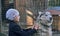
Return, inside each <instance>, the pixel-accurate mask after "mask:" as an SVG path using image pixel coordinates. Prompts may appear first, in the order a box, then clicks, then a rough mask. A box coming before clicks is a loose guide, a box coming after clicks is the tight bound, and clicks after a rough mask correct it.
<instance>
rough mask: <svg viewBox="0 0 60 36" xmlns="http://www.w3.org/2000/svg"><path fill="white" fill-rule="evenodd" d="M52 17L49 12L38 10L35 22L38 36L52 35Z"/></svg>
mask: <svg viewBox="0 0 60 36" xmlns="http://www.w3.org/2000/svg"><path fill="white" fill-rule="evenodd" d="M52 22H53V18H52V15H51V13H50V12H39V15H38V16H37V19H36V23H38V25H39V30H38V34H39V36H52V27H51V25H52Z"/></svg>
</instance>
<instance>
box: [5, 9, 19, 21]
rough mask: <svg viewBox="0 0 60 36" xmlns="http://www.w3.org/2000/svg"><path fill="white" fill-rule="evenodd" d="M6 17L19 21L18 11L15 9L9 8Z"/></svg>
mask: <svg viewBox="0 0 60 36" xmlns="http://www.w3.org/2000/svg"><path fill="white" fill-rule="evenodd" d="M6 19H8V20H13V21H16V22H19V19H20V16H19V11H18V10H16V9H9V10H8V11H7V12H6Z"/></svg>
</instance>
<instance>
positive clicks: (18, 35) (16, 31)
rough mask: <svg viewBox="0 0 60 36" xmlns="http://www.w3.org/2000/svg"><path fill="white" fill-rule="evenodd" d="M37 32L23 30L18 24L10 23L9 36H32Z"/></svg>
mask: <svg viewBox="0 0 60 36" xmlns="http://www.w3.org/2000/svg"><path fill="white" fill-rule="evenodd" d="M35 32H36V30H35V29H22V28H21V27H20V26H19V25H18V24H17V23H15V22H13V21H10V23H9V36H31V35H33V34H34V33H35Z"/></svg>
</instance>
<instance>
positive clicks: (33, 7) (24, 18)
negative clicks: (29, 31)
mask: <svg viewBox="0 0 60 36" xmlns="http://www.w3.org/2000/svg"><path fill="white" fill-rule="evenodd" d="M1 2H2V3H1V4H2V9H1V10H2V12H1V13H2V14H1V15H2V19H3V21H5V13H6V11H7V10H8V6H9V5H11V3H12V5H11V6H12V7H14V8H16V9H18V10H19V11H20V15H21V20H20V22H22V23H23V25H24V24H27V25H28V27H30V26H31V25H33V23H34V21H35V20H36V19H35V18H36V17H37V16H38V12H39V11H45V10H46V9H47V10H48V11H50V10H52V11H51V12H52V13H53V14H52V16H53V24H52V31H53V34H52V35H53V36H59V35H60V16H59V14H58V13H59V12H60V0H15V1H11V0H10V3H9V1H7V0H2V1H1ZM3 2H4V3H3ZM28 12H30V14H29V13H28ZM3 21H1V22H2V23H1V24H2V28H1V30H2V32H3V33H4V34H7V33H8V32H5V31H7V29H8V24H5V23H3ZM31 21H32V22H31ZM29 25H30V26H29ZM35 36H39V33H38V34H37V33H36V34H35ZM40 36H41V35H40ZM47 36H48V35H47Z"/></svg>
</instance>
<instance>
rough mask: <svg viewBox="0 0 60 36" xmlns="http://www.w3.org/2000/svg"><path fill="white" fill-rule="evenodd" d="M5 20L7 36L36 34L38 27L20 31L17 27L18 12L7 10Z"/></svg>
mask: <svg viewBox="0 0 60 36" xmlns="http://www.w3.org/2000/svg"><path fill="white" fill-rule="evenodd" d="M6 19H7V20H8V22H9V35H8V36H31V35H33V34H34V33H36V31H37V29H38V26H34V27H33V28H30V29H22V28H21V27H20V26H19V25H18V22H19V19H20V16H19V12H18V11H17V10H16V9H9V10H8V11H7V12H6Z"/></svg>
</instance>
